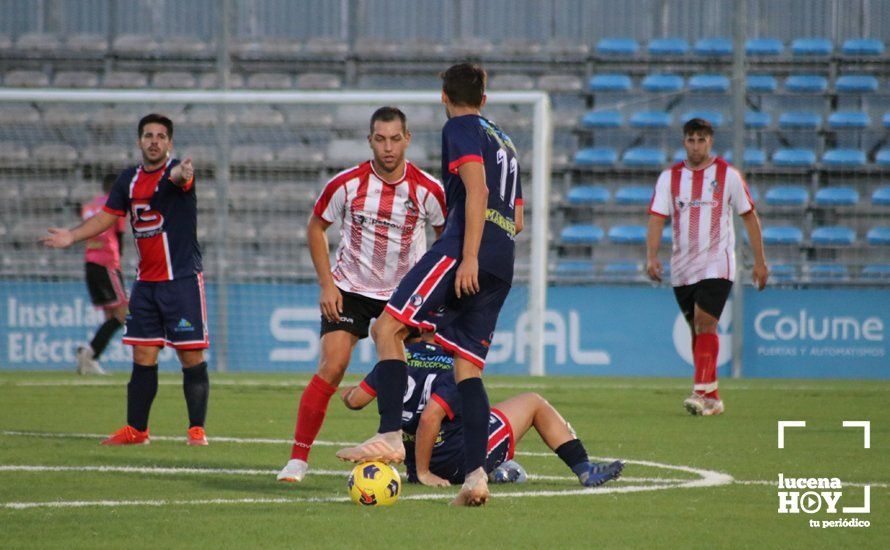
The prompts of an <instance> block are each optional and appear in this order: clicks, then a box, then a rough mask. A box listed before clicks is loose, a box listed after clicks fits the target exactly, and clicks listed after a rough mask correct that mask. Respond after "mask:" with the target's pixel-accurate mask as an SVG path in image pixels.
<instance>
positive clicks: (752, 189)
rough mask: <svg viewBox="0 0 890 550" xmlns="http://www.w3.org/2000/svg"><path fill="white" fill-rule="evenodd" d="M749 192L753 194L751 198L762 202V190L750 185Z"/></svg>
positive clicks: (756, 201)
mask: <svg viewBox="0 0 890 550" xmlns="http://www.w3.org/2000/svg"><path fill="white" fill-rule="evenodd" d="M748 193H750V194H751V200H752V201H754V202H755V203H758V202H760V191H759V190H758V189H757V187H755V186H753V185H749V186H748Z"/></svg>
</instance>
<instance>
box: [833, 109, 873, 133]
mask: <svg viewBox="0 0 890 550" xmlns="http://www.w3.org/2000/svg"><path fill="white" fill-rule="evenodd" d="M869 124H871V120H869V118H868V113H864V112H862V111H835V112H833V113H831V114H830V115H828V127H829V128H831V129H839V128H868V126H869Z"/></svg>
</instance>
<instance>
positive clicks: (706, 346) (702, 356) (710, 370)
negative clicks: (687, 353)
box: [692, 334, 720, 399]
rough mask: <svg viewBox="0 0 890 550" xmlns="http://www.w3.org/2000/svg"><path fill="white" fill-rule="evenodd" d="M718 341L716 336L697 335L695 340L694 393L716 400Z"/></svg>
mask: <svg viewBox="0 0 890 550" xmlns="http://www.w3.org/2000/svg"><path fill="white" fill-rule="evenodd" d="M719 351H720V339H719V337H718V336H717V335H716V334H699V335H698V336H696V338H695V349H693V353H692V355H693V358H694V360H695V385H694V386H693V389H694V390H695V393H697V394H699V395H704V396H705V397H712V398H714V399H717V398H718V397H717V354H718V352H719Z"/></svg>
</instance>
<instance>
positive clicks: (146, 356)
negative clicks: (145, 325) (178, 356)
mask: <svg viewBox="0 0 890 550" xmlns="http://www.w3.org/2000/svg"><path fill="white" fill-rule="evenodd" d="M159 352H160V348H156V347H150V346H135V347H134V348H133V362H134V363H136V364H137V365H143V366H149V365H155V364H157V362H158V353H159Z"/></svg>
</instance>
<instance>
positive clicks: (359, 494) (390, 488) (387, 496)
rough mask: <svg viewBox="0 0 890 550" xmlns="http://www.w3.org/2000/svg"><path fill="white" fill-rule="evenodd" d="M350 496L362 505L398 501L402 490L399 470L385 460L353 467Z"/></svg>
mask: <svg viewBox="0 0 890 550" xmlns="http://www.w3.org/2000/svg"><path fill="white" fill-rule="evenodd" d="M346 487H347V488H348V489H349V498H351V499H352V502H354V503H356V504H361V505H362V506H390V505H392V504H395V503H396V500H398V498H399V493H400V492H401V491H402V478H401V477H399V472H398V471H397V470H396V469H395V468H393V467H392V466H390V465H389V464H384V463H383V462H362V463H361V464H359V465H358V466H356V467H355V468H353V469H352V473H351V474H349V481H348V482H347V484H346Z"/></svg>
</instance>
